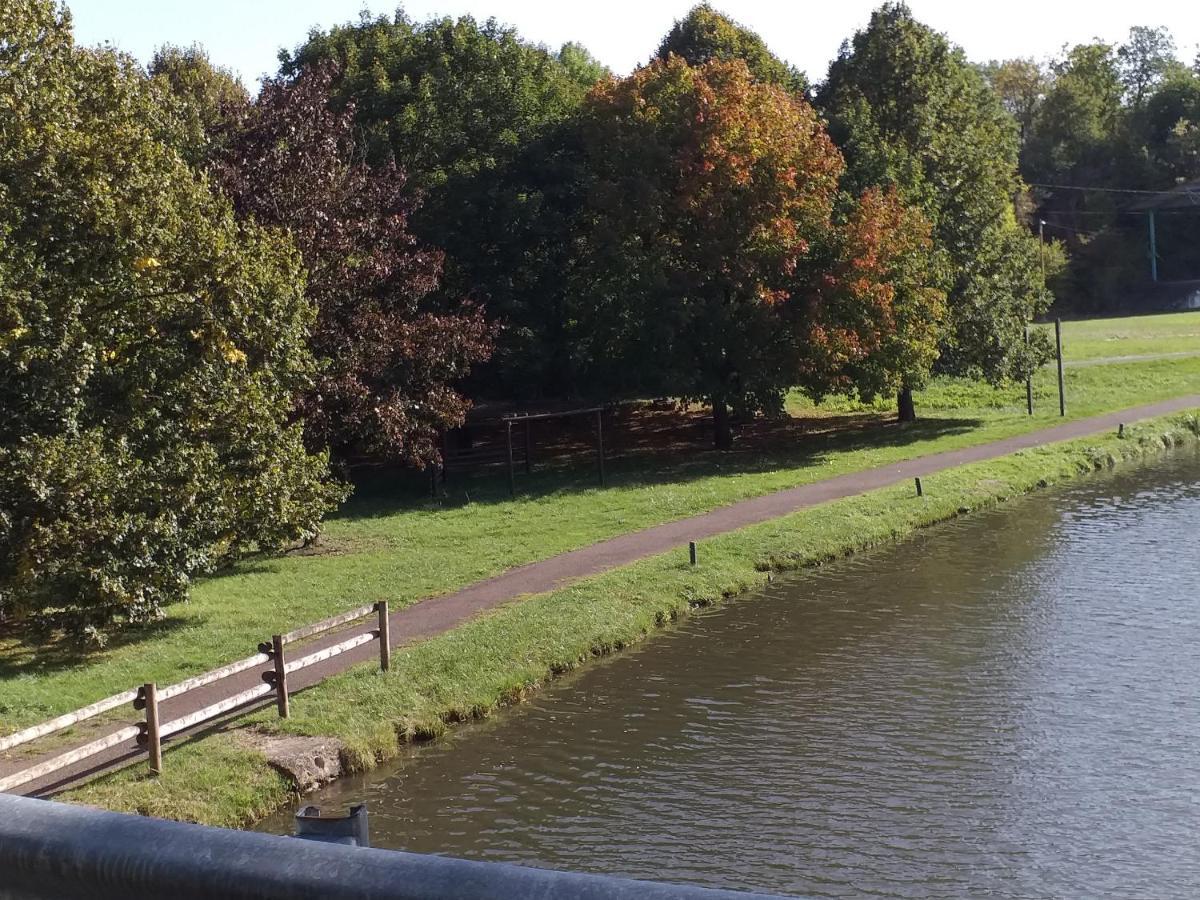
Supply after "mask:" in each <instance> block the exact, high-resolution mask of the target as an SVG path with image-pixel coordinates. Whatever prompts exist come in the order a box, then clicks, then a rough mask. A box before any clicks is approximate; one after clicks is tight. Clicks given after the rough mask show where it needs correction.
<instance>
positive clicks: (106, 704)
mask: <svg viewBox="0 0 1200 900" xmlns="http://www.w3.org/2000/svg"><path fill="white" fill-rule="evenodd" d="M371 615H376V616H377V617H378V622H377V625H376V627H375V628H374V629H372V630H370V631H367V632H364V633H362V634H356V635H354V636H352V637H349V638H347V639H345V640H343V641H339V642H338V643H336V644H334V645H332V646H330V647H324V648H322V649H320V650H316V651H314V652H312V653H309V654H307V655H305V656H301V657H299V658H297V659H292V660H288V659H287V658H286V656H287V649H286V648H287V646H288V645H289V644H293V643H295V642H297V641H302V640H305V639H306V638H311V637H316V636H317V635H320V634H324V633H326V632H329V631H332V630H333V629H335V628H339V627H341V626H343V625H348V624H350V623H352V622H356V621H358V620H359V619H364V618H366V617H367V616H371ZM371 641H378V642H379V665H380V668H381V669H383V670H384V671H386V670H387V669H388V668H389V667H390V665H391V635H390V632H389V628H388V603H387V601H386V600H383V601H380V602H379V603H373V604H370V605H369V606H360V607H358V608H357V609H352V610H349V611H348V612H344V613H341V614H340V615H336V616H332V617H330V618H328V619H324V620H322V621H320V622H316V623H314V624H312V625H305V626H304V627H303V628H297V629H295V630H294V631H289V632H287V633H285V634H277V635H275V636H274V637H272V639H271V640H270V641H264V642H263V643H261V644H259V646H258V650H259V652H258V653H256V654H255V655H254V656H248V657H246V658H245V659H239V660H238V661H237V662H232V663H229V664H227V665H224V666H221V667H220V668H218V669H213V670H212V671H210V672H205V673H203V674H201V675H196V676H194V677H192V678H188V679H186V680H184V681H181V682H179V683H178V684H172V685H167V686H166V687H162V688H160V687H158V686H157V685H156V684H154V683H153V682H149V683H147V684H144V685H142V686H141V687H140V688H136V689H133V690H128V691H124V692H122V693H120V694H114V695H113V696H111V697H106V698H105V699H103V700H98V701H97V702H95V703H92V704H90V705H88V706H84V707H82V708H80V709H77V710H75V711H73V712H69V713H64V714H63V715H61V716H57V717H55V718H53V719H50V720H48V721H46V722H42V723H40V724H38V725H33V726H31V727H29V728H26V729H23V730H22V731H18V732H15V733H13V734H8V735H4V736H3V737H0V752H4V751H6V750H11V749H13V748H15V747H20V746H22V745H24V744H28V743H30V742H32V741H36V740H38V739H40V738H44V737H47V736H49V735H52V734H56V733H58V732H60V731H63V730H64V729H67V728H70V727H71V726H73V725H78V724H79V723H81V722H85V721H87V720H88V719H91V718H94V717H96V716H99V715H101V714H103V713H106V712H110V711H112V710H114V709H117V708H119V707H121V706H123V705H125V704H126V703H132V704H133V708H134V709H135V710H137V711H139V712H142V713H143V719H142V721H140V722H138V723H136V724H132V725H129V726H127V727H124V728H119V729H117V730H116V731H113V732H110V733H108V734H106V735H104V736H103V737H100V738H97V739H96V740H94V741H89V742H88V743H86V744H83V745H81V746H79V747H73V748H71V749H70V750H67V751H65V752H63V753H60V754H58V755H57V756H54V757H52V758H50V759H47V760H44V761H42V762H40V763H36V764H34V765H31V766H29V767H27V768H25V769H21V770H20V771H18V772H13V773H11V774H9V775H7V776H5V777H3V778H0V792H4V791H11V790H13V789H14V788H17V787H20V786H21V785H23V784H28V783H29V782H31V781H36V780H37V779H39V778H44V777H46V776H48V775H53V774H54V773H55V772H60V771H62V770H63V769H66V768H68V767H69V766H74V765H76V764H78V763H81V762H85V761H87V760H89V759H91V758H92V757H95V756H96V755H98V754H100V753H103V752H104V751H106V750H109V749H110V748H112V747H116V746H118V745H120V744H123V743H125V742H126V741H131V740H135V739H136V740H137V742H138V743H139V744H141V745H142V746H144V747H145V748H146V752H147V755H148V758H149V763H150V770H151V771H152V772H161V771H162V742H163V740H164V739H165V738H168V737H170V736H171V735H173V734H178V733H179V732H181V731H187V730H188V729H189V728H194V727H196V726H197V725H202V724H203V723H205V722H209V721H211V720H213V719H216V718H218V717H219V716H222V715H224V714H225V713H228V712H230V711H232V710H235V709H237V708H238V707H240V706H244V705H245V704H247V703H251V702H253V701H254V700H257V699H260V698H262V697H266V696H269V695H271V694H274V695H275V701H276V706H277V708H278V710H279V715H280V716H282V717H284V718H287V716H288V714H289V700H288V698H289V693H288V681H287V676H288V675H289V674H291V673H292V672H297V671H299V670H301V669H306V668H308V667H309V666H314V665H316V664H317V663H320V662H324V661H325V660H327V659H332V658H333V657H335V656H338V655H340V654H342V653H345V652H347V651H349V650H353V649H354V648H355V647H360V646H362V645H363V644H369V643H370V642H371ZM267 663H274V671H268V672H264V673H263V680H264V682H265V683H264V684H259V685H255V686H254V687H252V688H248V689H246V690H243V691H239V692H238V693H236V694H232V695H230V696H228V697H223V698H222V699H220V700H218V701H217V702H215V703H212V704H210V705H208V706H205V707H203V708H202V709H198V710H195V711H194V712H190V713H188V714H187V715H184V716H180V717H179V718H177V719H173V720H171V721H169V722H164V721H162V719H161V717H160V715H159V713H160V710H159V705H160V704H162V703H163V702H165V701H167V700H170V699H171V698H172V697H179V696H182V695H184V694H187V693H188V692H190V691H194V690H197V689H199V688H202V687H206V686H208V685H210V684H213V683H215V682H217V681H220V680H221V679H223V678H228V677H230V676H232V675H236V674H238V673H239V672H244V671H246V670H247V669H253V668H257V667H259V666H263V665H266V664H267Z"/></svg>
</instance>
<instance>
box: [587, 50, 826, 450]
mask: <svg viewBox="0 0 1200 900" xmlns="http://www.w3.org/2000/svg"><path fill="white" fill-rule="evenodd" d="M580 127H581V144H580V146H581V147H582V148H583V152H584V153H585V154H586V159H587V166H586V170H587V172H588V178H589V181H588V184H587V190H586V200H585V203H584V205H583V208H582V210H581V214H580V220H579V227H578V231H577V237H576V241H577V245H578V247H579V248H580V251H579V254H580V255H579V259H578V260H577V262H576V263H575V265H574V266H573V268H572V269H571V270H570V273H569V274H570V283H569V284H568V293H569V295H570V296H573V297H576V298H578V301H579V311H580V316H581V317H582V321H581V325H580V337H581V341H582V342H583V344H584V346H583V348H582V351H581V352H582V353H583V354H584V356H585V358H586V359H587V360H588V361H589V362H590V365H591V369H590V371H589V376H590V377H591V378H592V379H594V380H595V381H597V382H600V383H605V384H608V385H611V386H612V388H613V390H614V392H617V393H622V392H623V393H636V392H640V391H646V390H649V391H651V392H654V393H665V394H668V395H671V396H677V397H680V398H682V399H683V400H698V401H703V402H707V403H709V404H711V406H712V409H713V419H714V436H715V439H714V442H715V445H716V447H717V448H718V449H727V448H729V447H730V446H731V443H732V432H731V427H730V415H731V412H733V413H740V414H749V413H754V412H758V411H763V412H767V413H772V412H778V411H779V410H780V409H781V408H782V400H783V394H784V391H785V390H786V389H787V388H788V387H790V386H792V385H793V384H795V383H797V381H798V380H800V378H801V377H802V361H803V359H804V349H805V343H806V338H807V337H808V336H810V335H811V334H813V333H814V328H813V316H812V315H810V312H811V311H812V310H811V307H810V306H809V305H808V304H806V302H805V297H806V295H807V292H806V291H802V290H799V288H801V287H802V286H806V285H811V284H812V281H813V279H812V276H811V275H808V274H807V273H802V272H800V271H799V270H800V269H801V268H802V267H804V266H805V265H806V264H807V257H808V253H809V250H810V248H811V247H813V246H814V245H817V244H822V243H824V242H827V241H828V240H829V239H830V232H831V231H832V229H833V227H834V226H833V222H832V213H833V206H834V202H835V200H836V198H837V184H838V177H839V176H840V174H841V170H842V161H841V157H840V156H839V154H838V152H837V150H836V149H835V148H834V146H833V144H832V142H831V141H830V140H829V138H828V136H827V135H826V134H825V131H824V129H823V128H822V126H821V123H820V121H819V119H818V118H817V116H816V113H815V112H814V111H813V109H812V107H811V106H809V105H808V103H807V102H805V101H804V100H803V99H802V98H799V97H797V96H795V95H793V94H789V93H787V92H786V91H784V90H782V89H780V88H778V87H776V86H774V85H769V84H763V83H761V82H757V81H756V80H754V79H753V77H752V76H751V74H750V71H749V69H748V68H747V67H746V65H745V63H744V62H742V61H740V60H737V61H733V62H723V61H714V62H710V63H707V64H705V65H703V66H700V67H698V68H692V67H690V66H688V65H687V63H686V62H684V60H683V59H681V58H680V57H678V56H675V55H672V56H670V57H669V58H668V59H667V60H665V61H663V60H656V61H654V62H652V63H651V64H650V65H648V66H646V67H644V68H642V69H639V70H638V71H636V72H635V73H634V74H633V75H631V76H630V77H629V78H626V79H624V80H622V81H620V82H610V83H608V84H605V85H603V86H601V87H600V88H598V89H597V90H596V91H594V92H593V93H592V94H591V96H590V97H589V98H588V101H587V103H586V104H585V107H584V109H583V111H582V113H581V126H580Z"/></svg>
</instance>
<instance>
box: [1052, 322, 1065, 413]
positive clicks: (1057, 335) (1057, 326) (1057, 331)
mask: <svg viewBox="0 0 1200 900" xmlns="http://www.w3.org/2000/svg"><path fill="white" fill-rule="evenodd" d="M1054 346H1055V350H1056V352H1057V354H1058V414H1059V415H1060V416H1065V415H1066V414H1067V395H1066V393H1064V391H1063V357H1062V319H1055V320H1054Z"/></svg>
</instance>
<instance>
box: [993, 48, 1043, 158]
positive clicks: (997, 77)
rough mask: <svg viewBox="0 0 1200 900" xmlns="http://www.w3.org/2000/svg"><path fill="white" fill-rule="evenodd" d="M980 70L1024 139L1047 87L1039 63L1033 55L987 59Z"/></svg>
mask: <svg viewBox="0 0 1200 900" xmlns="http://www.w3.org/2000/svg"><path fill="white" fill-rule="evenodd" d="M983 73H984V75H985V76H986V77H987V80H988V83H989V84H990V85H991V86H992V90H993V91H995V92H996V95H997V96H998V97H999V98H1000V102H1001V103H1003V104H1004V108H1005V110H1007V111H1008V114H1009V115H1010V116H1012V117H1013V119H1015V120H1016V123H1017V127H1018V128H1019V129H1020V135H1021V139H1022V141H1024V139H1025V136H1026V135H1027V134H1028V133H1029V129H1030V127H1031V126H1032V125H1033V117H1034V115H1035V114H1036V113H1037V111H1038V107H1039V106H1040V105H1041V102H1042V97H1043V95H1044V94H1045V91H1046V83H1047V78H1046V75H1045V73H1044V72H1043V71H1042V67H1041V66H1040V65H1038V64H1037V62H1035V61H1034V60H1032V59H1006V60H1004V61H1003V62H995V61H993V62H990V63H988V64H987V65H986V66H984V67H983Z"/></svg>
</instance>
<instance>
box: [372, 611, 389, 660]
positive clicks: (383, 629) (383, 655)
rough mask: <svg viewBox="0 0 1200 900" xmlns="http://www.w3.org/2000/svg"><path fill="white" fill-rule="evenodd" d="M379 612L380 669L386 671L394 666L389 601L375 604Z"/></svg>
mask: <svg viewBox="0 0 1200 900" xmlns="http://www.w3.org/2000/svg"><path fill="white" fill-rule="evenodd" d="M375 609H376V610H377V611H378V613H379V670H380V671H381V672H386V671H387V670H388V669H390V668H391V667H392V630H391V622H390V620H389V619H388V602H387V601H386V600H380V601H379V602H378V603H376V604H375Z"/></svg>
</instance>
